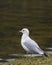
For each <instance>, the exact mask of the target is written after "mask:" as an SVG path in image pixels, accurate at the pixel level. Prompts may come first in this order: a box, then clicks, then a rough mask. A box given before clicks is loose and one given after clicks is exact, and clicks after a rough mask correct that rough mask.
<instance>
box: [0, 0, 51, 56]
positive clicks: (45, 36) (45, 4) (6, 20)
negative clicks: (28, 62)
mask: <svg viewBox="0 0 52 65" xmlns="http://www.w3.org/2000/svg"><path fill="white" fill-rule="evenodd" d="M24 27H25V28H28V29H29V30H30V37H31V38H32V39H34V40H35V41H36V42H37V43H38V44H39V46H40V47H41V48H42V49H44V50H46V48H48V47H52V0H0V55H3V54H11V53H17V54H18V53H25V51H24V50H23V48H22V47H21V43H20V39H21V35H22V34H21V33H19V31H20V30H21V29H22V28H24Z"/></svg>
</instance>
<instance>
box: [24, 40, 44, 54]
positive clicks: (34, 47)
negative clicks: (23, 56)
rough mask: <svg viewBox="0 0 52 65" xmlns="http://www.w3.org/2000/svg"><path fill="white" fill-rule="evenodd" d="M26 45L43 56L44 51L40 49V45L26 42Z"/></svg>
mask: <svg viewBox="0 0 52 65" xmlns="http://www.w3.org/2000/svg"><path fill="white" fill-rule="evenodd" d="M24 45H25V46H26V47H27V48H28V49H29V50H30V51H32V52H37V53H39V54H43V53H44V51H43V50H42V49H40V47H39V46H38V44H36V43H35V42H34V41H26V42H24Z"/></svg>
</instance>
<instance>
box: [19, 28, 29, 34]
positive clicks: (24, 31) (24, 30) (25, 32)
mask: <svg viewBox="0 0 52 65" xmlns="http://www.w3.org/2000/svg"><path fill="white" fill-rule="evenodd" d="M20 32H22V33H23V34H26V35H29V30H28V29H27V28H23V29H22V30H21V31H20Z"/></svg>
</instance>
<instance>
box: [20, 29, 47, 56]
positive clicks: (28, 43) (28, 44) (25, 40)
mask: <svg viewBox="0 0 52 65" xmlns="http://www.w3.org/2000/svg"><path fill="white" fill-rule="evenodd" d="M20 32H22V33H23V35H22V38H21V45H22V47H23V48H24V50H25V51H26V52H27V53H35V52H36V53H38V54H41V55H44V56H47V54H46V53H45V52H44V51H43V50H42V49H41V48H40V47H39V46H38V44H37V43H36V42H35V41H34V40H32V39H31V38H30V37H29V30H28V29H27V28H23V29H22V30H21V31H20Z"/></svg>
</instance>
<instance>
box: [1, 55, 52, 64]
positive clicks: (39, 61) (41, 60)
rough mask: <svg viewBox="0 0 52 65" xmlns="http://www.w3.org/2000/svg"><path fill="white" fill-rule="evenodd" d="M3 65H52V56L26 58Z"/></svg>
mask: <svg viewBox="0 0 52 65" xmlns="http://www.w3.org/2000/svg"><path fill="white" fill-rule="evenodd" d="M1 65H52V55H50V56H49V57H48V58H45V57H25V58H23V57H22V58H17V59H15V60H14V61H10V62H7V63H4V64H1Z"/></svg>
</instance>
